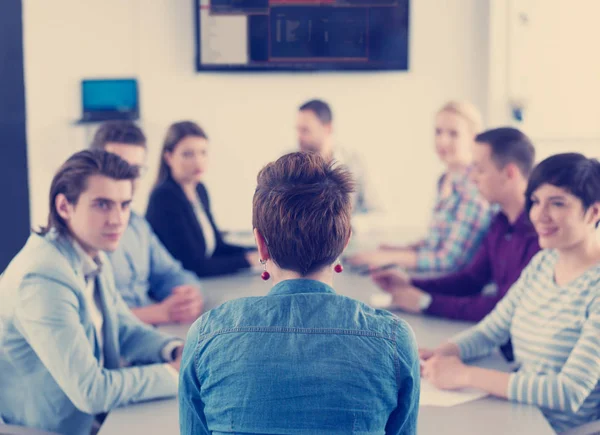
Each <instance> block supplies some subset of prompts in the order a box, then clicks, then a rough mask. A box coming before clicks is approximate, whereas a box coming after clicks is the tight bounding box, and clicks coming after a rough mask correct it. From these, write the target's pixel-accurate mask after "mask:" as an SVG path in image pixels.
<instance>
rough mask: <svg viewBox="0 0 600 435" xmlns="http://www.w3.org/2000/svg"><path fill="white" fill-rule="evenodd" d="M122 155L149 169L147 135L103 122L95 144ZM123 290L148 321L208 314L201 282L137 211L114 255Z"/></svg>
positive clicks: (129, 126) (183, 319)
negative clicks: (170, 251)
mask: <svg viewBox="0 0 600 435" xmlns="http://www.w3.org/2000/svg"><path fill="white" fill-rule="evenodd" d="M91 148H92V149H102V150H105V151H108V152H110V153H113V154H117V155H118V156H120V157H121V158H122V159H124V160H125V161H127V162H128V163H130V164H131V165H133V166H136V167H138V168H139V169H140V170H142V171H143V170H144V169H145V166H144V163H145V161H146V153H147V151H146V137H145V136H144V133H143V132H142V131H141V129H140V128H139V127H138V126H136V125H135V124H134V123H133V122H130V121H112V122H106V123H104V124H102V125H101V126H100V127H99V128H98V130H97V131H96V134H95V135H94V139H93V141H92V144H91ZM109 258H110V261H111V263H112V266H113V269H114V275H115V282H116V285H117V288H118V290H119V292H120V293H121V295H122V296H123V299H124V300H125V302H126V303H127V305H128V306H129V307H130V308H131V311H132V312H133V313H134V314H135V315H136V316H137V317H138V318H139V319H140V320H142V321H143V322H146V323H149V324H153V325H157V324H163V323H174V322H182V323H188V322H192V321H194V320H195V319H196V318H197V317H198V315H199V314H200V312H201V311H202V306H203V302H202V296H201V293H200V284H199V281H198V278H197V277H196V275H195V274H193V273H192V272H189V271H187V270H185V269H183V267H182V266H181V263H179V262H178V261H177V260H175V259H174V258H173V257H172V256H171V254H170V253H169V252H168V251H167V249H166V248H165V247H164V246H163V245H162V243H161V242H160V240H158V238H157V237H156V235H155V234H154V232H153V231H152V229H151V228H150V225H149V224H148V222H146V220H145V219H144V218H143V217H141V216H139V215H137V214H136V213H134V212H132V213H131V217H130V220H129V226H128V228H127V230H126V231H125V234H124V235H123V238H122V241H121V243H120V245H119V248H118V249H117V250H116V251H114V252H112V253H110V254H109Z"/></svg>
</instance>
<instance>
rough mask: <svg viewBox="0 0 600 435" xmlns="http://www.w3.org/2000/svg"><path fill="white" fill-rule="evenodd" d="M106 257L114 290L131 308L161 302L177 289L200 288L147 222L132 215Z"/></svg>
mask: <svg viewBox="0 0 600 435" xmlns="http://www.w3.org/2000/svg"><path fill="white" fill-rule="evenodd" d="M108 257H109V258H110V261H111V264H112V267H113V269H114V274H115V283H116V285H117V289H118V290H119V292H120V293H121V296H122V297H123V299H124V300H125V302H126V303H127V305H128V306H129V307H130V308H139V307H144V306H146V305H150V304H153V303H155V302H160V301H162V300H163V299H165V298H166V297H168V296H169V295H170V294H171V291H172V290H173V288H174V287H177V286H180V285H186V284H187V285H194V286H197V287H200V283H199V281H198V279H197V277H196V275H195V274H193V273H192V272H189V271H187V270H185V269H184V268H183V267H182V266H181V263H179V262H178V261H177V260H175V259H174V258H173V257H172V256H171V254H170V253H169V251H167V249H166V248H165V247H164V246H163V244H162V243H161V242H160V240H158V238H157V237H156V235H155V234H154V232H153V231H152V228H150V225H149V224H148V222H146V219H144V218H143V217H141V216H138V215H137V214H135V213H131V218H130V220H129V226H128V227H127V229H126V230H125V234H123V238H122V240H121V242H120V243H119V247H118V249H117V250H116V251H115V252H112V253H109V254H108Z"/></svg>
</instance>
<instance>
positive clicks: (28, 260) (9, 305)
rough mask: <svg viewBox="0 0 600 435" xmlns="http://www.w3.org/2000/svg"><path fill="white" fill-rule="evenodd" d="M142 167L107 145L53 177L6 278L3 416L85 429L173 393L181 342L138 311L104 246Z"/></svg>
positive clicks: (122, 222) (125, 212)
mask: <svg viewBox="0 0 600 435" xmlns="http://www.w3.org/2000/svg"><path fill="white" fill-rule="evenodd" d="M137 172H138V171H137V169H136V168H134V167H132V166H130V165H129V164H127V163H126V162H125V161H124V160H122V159H121V158H119V157H118V156H116V155H114V154H110V153H107V152H104V151H82V152H79V153H77V154H75V155H73V156H72V157H71V158H69V160H67V162H66V163H65V164H64V165H63V166H62V167H61V168H60V169H59V171H58V172H57V174H56V175H55V177H54V179H53V181H52V186H51V189H50V209H51V210H50V216H49V219H48V225H47V227H45V228H42V229H41V230H40V231H39V232H38V233H35V234H32V235H31V236H30V238H29V240H28V241H27V243H26V244H25V246H24V247H23V249H22V250H21V252H20V253H19V254H18V255H17V256H16V257H15V258H14V259H13V261H12V262H11V264H10V265H9V266H8V268H7V269H6V271H5V273H4V276H3V277H2V279H1V280H0V300H1V301H2V303H1V304H0V418H1V419H2V420H4V421H5V422H6V423H8V424H14V425H20V426H27V427H33V428H38V429H43V430H48V431H53V432H58V433H61V434H67V435H71V434H73V435H75V434H77V435H79V434H88V433H90V431H91V430H92V428H93V426H94V424H95V422H96V421H97V418H96V417H97V416H98V415H101V414H104V413H106V412H108V411H110V410H111V409H113V408H115V407H117V406H120V405H125V404H128V403H133V402H138V401H143V400H149V399H155V398H161V397H168V396H173V395H175V394H176V392H177V377H178V370H179V364H180V359H181V351H182V342H181V340H177V339H175V338H173V337H169V336H166V335H164V334H161V333H159V332H157V331H156V330H154V329H152V328H151V327H149V326H146V325H144V324H143V323H142V322H141V321H139V320H138V319H137V318H136V317H135V316H133V315H132V314H131V312H130V311H129V309H128V308H127V306H126V305H125V303H124V302H123V300H122V298H121V296H120V295H119V293H118V292H117V290H116V288H115V284H114V278H113V272H112V269H111V265H110V262H109V260H108V259H107V257H106V255H105V254H104V253H103V252H102V251H113V250H114V249H116V248H117V246H118V243H119V240H120V238H121V236H122V234H123V232H124V231H125V229H126V227H127V222H128V219H129V213H130V212H129V205H130V203H131V196H132V192H133V180H134V179H135V177H136V176H137ZM123 360H124V361H126V362H127V363H128V364H127V365H128V367H122V364H121V361H123Z"/></svg>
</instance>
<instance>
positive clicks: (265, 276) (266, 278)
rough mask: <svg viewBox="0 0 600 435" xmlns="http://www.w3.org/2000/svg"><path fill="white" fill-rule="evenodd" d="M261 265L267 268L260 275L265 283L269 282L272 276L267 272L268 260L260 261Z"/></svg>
mask: <svg viewBox="0 0 600 435" xmlns="http://www.w3.org/2000/svg"><path fill="white" fill-rule="evenodd" d="M260 264H262V265H263V266H265V270H264V272H263V273H261V274H260V277H261V278H262V279H263V281H268V280H269V278H271V274H270V273H269V272H267V260H260Z"/></svg>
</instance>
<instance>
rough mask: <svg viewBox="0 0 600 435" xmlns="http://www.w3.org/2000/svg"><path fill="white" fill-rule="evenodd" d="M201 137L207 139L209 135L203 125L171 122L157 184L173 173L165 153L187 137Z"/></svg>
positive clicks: (161, 155)
mask: <svg viewBox="0 0 600 435" xmlns="http://www.w3.org/2000/svg"><path fill="white" fill-rule="evenodd" d="M189 136H192V137H200V138H202V139H207V140H208V136H207V135H206V132H205V131H204V129H203V128H202V127H200V126H199V125H198V124H196V123H195V122H193V121H179V122H175V123H173V124H171V126H170V127H169V129H168V130H167V134H166V135H165V140H164V142H163V147H162V151H161V152H160V165H159V167H158V177H157V178H156V183H155V185H159V184H160V183H162V182H163V181H165V180H166V179H167V178H168V177H169V176H170V175H171V168H169V165H167V161H166V160H165V153H166V152H170V153H172V152H173V151H175V148H177V144H179V142H181V141H182V140H183V139H185V138H186V137H189Z"/></svg>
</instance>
